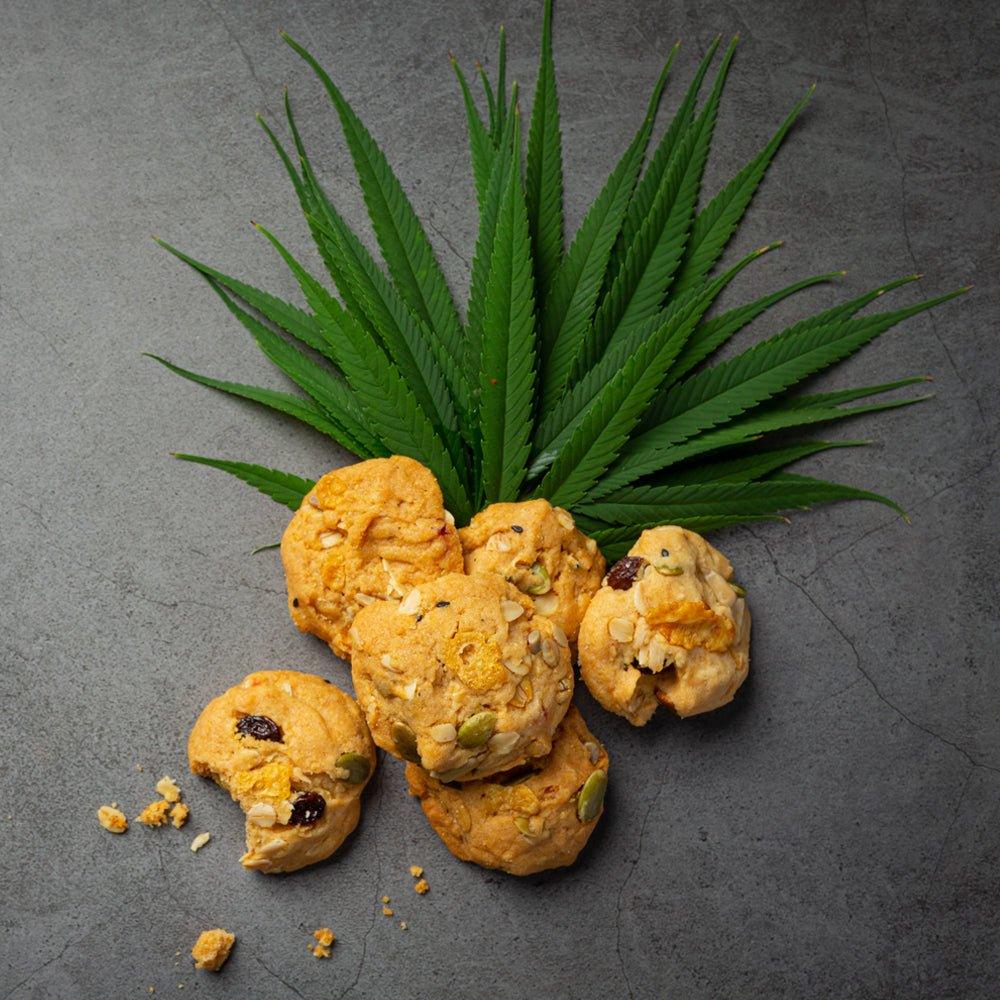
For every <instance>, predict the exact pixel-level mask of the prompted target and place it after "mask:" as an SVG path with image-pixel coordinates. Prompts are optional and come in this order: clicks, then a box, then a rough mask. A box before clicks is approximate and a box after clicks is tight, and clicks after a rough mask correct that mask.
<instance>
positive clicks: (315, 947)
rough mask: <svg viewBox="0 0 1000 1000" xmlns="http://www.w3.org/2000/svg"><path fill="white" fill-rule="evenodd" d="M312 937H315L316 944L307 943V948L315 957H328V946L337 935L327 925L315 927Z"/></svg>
mask: <svg viewBox="0 0 1000 1000" xmlns="http://www.w3.org/2000/svg"><path fill="white" fill-rule="evenodd" d="M313 937H314V938H316V944H311V945H309V950H310V951H311V952H312V953H313V955H315V956H316V958H329V957H330V946H331V945H332V944H333V942H334V941H336V940H337V936H336V935H335V934H334V933H333V931H331V930H330V928H329V927H317V928H316V930H314V931H313Z"/></svg>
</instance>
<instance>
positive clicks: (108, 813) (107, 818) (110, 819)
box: [97, 805, 128, 833]
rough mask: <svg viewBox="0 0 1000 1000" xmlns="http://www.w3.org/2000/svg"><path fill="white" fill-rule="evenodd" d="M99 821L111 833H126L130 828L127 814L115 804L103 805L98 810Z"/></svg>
mask: <svg viewBox="0 0 1000 1000" xmlns="http://www.w3.org/2000/svg"><path fill="white" fill-rule="evenodd" d="M97 822H98V823H100V824H101V826H103V827H104V829H105V830H107V831H108V832H109V833H124V832H125V831H126V830H127V829H128V820H127V819H126V818H125V814H124V813H123V812H122V811H121V809H117V808H116V807H115V806H113V805H110V806H101V808H100V809H98V810H97Z"/></svg>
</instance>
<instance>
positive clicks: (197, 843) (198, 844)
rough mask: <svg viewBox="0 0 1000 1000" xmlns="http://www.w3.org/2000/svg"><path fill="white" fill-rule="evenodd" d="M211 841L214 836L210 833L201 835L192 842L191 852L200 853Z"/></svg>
mask: <svg viewBox="0 0 1000 1000" xmlns="http://www.w3.org/2000/svg"><path fill="white" fill-rule="evenodd" d="M211 839H212V835H211V834H210V833H199V834H198V836H197V837H195V838H194V840H192V841H191V850H192V851H200V850H201V849H202V848H203V847H204V846H205V845H206V844H207V843H208V842H209V841H210V840H211Z"/></svg>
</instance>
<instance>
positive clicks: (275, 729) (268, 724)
mask: <svg viewBox="0 0 1000 1000" xmlns="http://www.w3.org/2000/svg"><path fill="white" fill-rule="evenodd" d="M236 732H238V733H240V734H242V735H243V736H252V737H253V738H254V739H255V740H270V742H272V743H280V742H281V726H279V725H278V723H277V722H275V721H274V719H269V718H268V717H267V716H266V715H244V716H243V717H242V718H241V719H239V720H238V721H237V723H236Z"/></svg>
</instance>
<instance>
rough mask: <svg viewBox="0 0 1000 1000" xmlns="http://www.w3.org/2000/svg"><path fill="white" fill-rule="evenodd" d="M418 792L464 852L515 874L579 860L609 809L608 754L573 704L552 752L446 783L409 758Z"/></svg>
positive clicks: (446, 836) (450, 842)
mask: <svg viewBox="0 0 1000 1000" xmlns="http://www.w3.org/2000/svg"><path fill="white" fill-rule="evenodd" d="M406 780H407V782H408V783H409V786H410V794H411V795H413V796H415V797H416V798H418V799H419V800H420V805H421V808H422V809H423V810H424V814H425V815H426V816H427V819H428V820H429V821H430V824H431V826H432V827H433V828H434V831H435V832H436V833H437V835H438V836H439V837H440V838H441V839H442V840H443V841H444V843H445V846H446V847H447V848H448V850H449V851H451V853H452V854H454V855H455V857H457V858H461V859H462V860H463V861H474V862H475V863H476V864H477V865H482V866H483V867H485V868H500V869H503V871H506V872H510V874H512V875H534V874H535V873H536V872H541V871H547V870H548V869H550V868H563V867H565V866H566V865H571V864H573V862H574V861H575V860H576V858H577V855H578V854H579V853H580V851H582V850H583V847H584V845H585V844H586V843H587V841H588V840H589V839H590V835H591V834H592V833H593V832H594V828H595V827H596V826H597V821H598V820H599V819H600V817H601V814H602V812H603V810H604V792H605V789H606V788H607V780H608V754H607V751H606V750H605V749H604V747H603V746H602V745H601V743H600V741H599V740H598V739H597V738H596V737H595V736H594V735H593V734H592V733H591V732H590V730H589V729H588V728H587V724H586V723H585V722H584V721H583V717H582V716H581V715H580V713H579V712H578V711H577V710H576V708H575V707H573V706H570V709H569V711H568V712H567V713H566V716H565V718H564V719H563V721H562V723H561V725H560V726H559V729H558V730H557V731H556V734H555V738H554V739H553V741H552V752H551V753H550V754H549V755H548V756H547V757H545V758H542V759H540V760H535V761H532V762H531V763H529V764H526V765H524V766H522V767H520V768H516V769H514V770H511V771H506V772H504V773H501V774H494V775H491V776H490V777H488V778H484V779H483V780H481V781H467V782H463V783H462V784H445V783H443V782H441V781H438V780H436V779H435V778H433V777H431V776H430V775H429V774H428V773H427V772H426V771H424V770H423V769H422V768H419V767H417V766H416V765H415V764H409V765H407V768H406Z"/></svg>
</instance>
